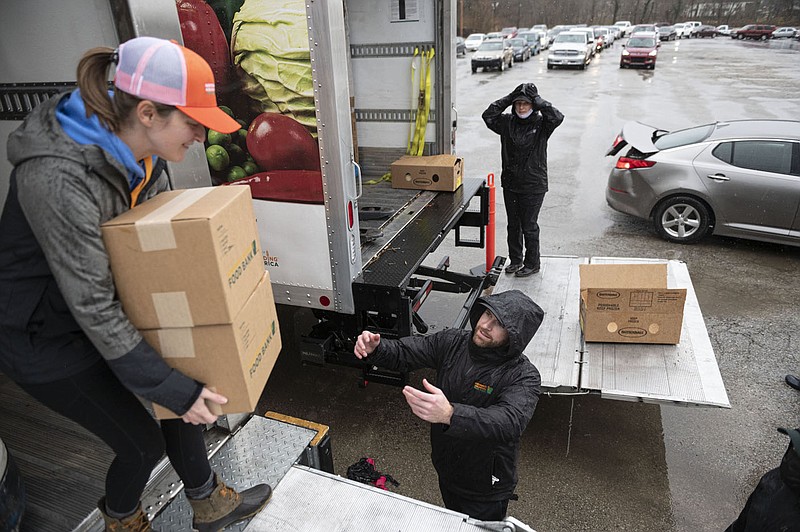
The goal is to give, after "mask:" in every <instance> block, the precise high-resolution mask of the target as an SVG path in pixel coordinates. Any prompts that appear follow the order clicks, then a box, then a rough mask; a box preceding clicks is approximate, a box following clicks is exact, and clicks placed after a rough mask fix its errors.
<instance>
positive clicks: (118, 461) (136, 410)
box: [20, 360, 211, 514]
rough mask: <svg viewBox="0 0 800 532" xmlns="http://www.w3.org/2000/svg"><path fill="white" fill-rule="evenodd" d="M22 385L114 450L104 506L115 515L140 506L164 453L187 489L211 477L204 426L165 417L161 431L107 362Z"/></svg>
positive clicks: (128, 511) (107, 474) (195, 486)
mask: <svg viewBox="0 0 800 532" xmlns="http://www.w3.org/2000/svg"><path fill="white" fill-rule="evenodd" d="M20 386H21V387H22V388H23V389H24V390H25V391H27V392H28V393H29V394H31V395H32V396H33V397H34V398H35V399H37V400H38V401H40V402H41V403H42V404H44V405H45V406H47V407H49V408H50V409H52V410H54V411H56V412H58V413H59V414H61V415H63V416H65V417H67V418H69V419H71V420H73V421H75V422H76V423H78V424H80V425H81V426H83V427H84V428H86V429H87V430H89V431H90V432H92V433H94V434H96V435H97V436H98V437H99V438H100V439H102V440H103V441H104V442H106V444H108V446H109V447H111V449H112V450H113V451H114V453H115V454H116V457H115V458H114V461H113V462H111V466H110V467H109V468H108V472H107V473H106V505H107V506H108V508H109V510H111V511H113V512H116V513H120V514H127V513H130V512H132V511H133V510H135V509H136V508H137V507H138V505H139V499H140V498H141V495H142V491H144V487H145V485H146V484H147V480H148V478H149V477H150V473H151V472H152V471H153V468H154V467H155V466H156V464H157V463H158V461H159V460H160V459H161V457H162V456H163V455H164V451H165V450H166V452H167V456H169V461H170V462H171V463H172V466H173V467H174V468H175V471H176V472H177V473H178V476H180V478H181V480H183V483H184V486H185V487H187V488H197V487H200V486H202V485H203V484H205V483H206V482H207V481H208V479H209V478H210V477H211V466H210V465H209V463H208V455H207V454H206V448H205V442H204V440H203V426H202V425H192V424H190V423H184V422H183V420H181V419H167V420H162V421H161V426H160V427H159V424H158V422H157V421H156V420H155V419H153V417H152V416H151V415H150V414H149V413H148V411H147V410H146V409H145V407H144V406H143V405H142V403H140V402H139V400H138V399H137V398H136V396H134V395H133V394H132V393H131V392H129V391H128V390H127V389H126V388H125V387H124V386H123V385H122V384H121V383H120V382H119V380H118V379H117V377H116V376H115V375H114V374H113V373H112V372H111V370H110V369H109V367H108V364H106V363H105V361H102V360H101V361H98V362H97V363H96V364H94V365H93V366H91V367H90V368H88V369H86V370H84V371H83V372H81V373H79V374H77V375H74V376H72V377H68V378H66V379H61V380H58V381H54V382H48V383H45V384H20Z"/></svg>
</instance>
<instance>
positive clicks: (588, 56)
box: [547, 31, 592, 70]
mask: <svg viewBox="0 0 800 532" xmlns="http://www.w3.org/2000/svg"><path fill="white" fill-rule="evenodd" d="M591 60H592V45H591V44H590V43H589V36H588V35H587V34H586V32H583V31H581V32H577V31H563V32H561V33H559V34H558V35H557V36H556V39H555V41H553V44H552V45H551V46H550V53H549V54H547V69H548V70H552V69H553V68H555V67H557V66H576V67H578V68H580V69H581V70H583V69H585V68H586V65H587V64H589V62H590V61H591Z"/></svg>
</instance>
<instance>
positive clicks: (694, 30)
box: [686, 20, 703, 37]
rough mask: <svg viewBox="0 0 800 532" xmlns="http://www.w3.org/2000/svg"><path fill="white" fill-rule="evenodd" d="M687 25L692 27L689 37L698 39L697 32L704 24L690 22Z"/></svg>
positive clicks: (696, 21)
mask: <svg viewBox="0 0 800 532" xmlns="http://www.w3.org/2000/svg"><path fill="white" fill-rule="evenodd" d="M686 24H689V25H690V26H691V30H690V34H689V37H696V35H695V32H696V30H697V28H699V27H700V26H702V25H703V23H702V22H700V21H699V20H690V21H688V22H686Z"/></svg>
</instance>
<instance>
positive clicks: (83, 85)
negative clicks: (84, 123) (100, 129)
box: [78, 46, 124, 131]
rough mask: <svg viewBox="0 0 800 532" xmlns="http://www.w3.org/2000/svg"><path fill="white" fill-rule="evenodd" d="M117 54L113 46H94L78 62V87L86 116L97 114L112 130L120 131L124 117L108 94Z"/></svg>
mask: <svg viewBox="0 0 800 532" xmlns="http://www.w3.org/2000/svg"><path fill="white" fill-rule="evenodd" d="M115 58H116V54H115V52H114V50H113V49H112V48H108V47H107V46H101V47H98V48H92V49H91V50H89V51H87V52H86V53H85V54H83V57H81V60H80V62H79V63H78V88H79V89H80V90H81V96H82V97H83V102H84V104H85V105H86V117H87V118H88V117H90V116H92V115H93V114H94V115H97V118H98V119H100V122H101V123H102V124H103V125H104V126H106V127H107V128H108V129H110V130H111V131H119V128H120V126H121V122H122V118H124V117H120V116H118V115H117V113H116V110H115V108H114V107H115V106H114V101H113V100H112V99H111V97H110V96H109V95H108V71H109V69H110V68H111V66H112V65H113V64H114V59H115Z"/></svg>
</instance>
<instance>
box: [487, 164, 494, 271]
mask: <svg viewBox="0 0 800 532" xmlns="http://www.w3.org/2000/svg"><path fill="white" fill-rule="evenodd" d="M486 187H487V188H488V189H489V223H488V224H486V271H487V272H488V271H489V270H490V269H491V267H492V264H493V263H494V194H495V187H494V174H489V175H488V176H486Z"/></svg>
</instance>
